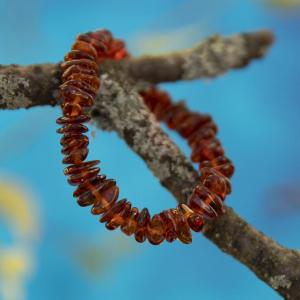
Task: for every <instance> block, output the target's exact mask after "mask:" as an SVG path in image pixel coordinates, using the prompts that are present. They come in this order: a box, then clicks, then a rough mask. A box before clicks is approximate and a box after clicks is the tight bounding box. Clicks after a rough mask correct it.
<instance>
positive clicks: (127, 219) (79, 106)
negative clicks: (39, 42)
mask: <svg viewBox="0 0 300 300" xmlns="http://www.w3.org/2000/svg"><path fill="white" fill-rule="evenodd" d="M128 56H129V54H128V52H127V50H126V48H125V44H124V42H123V41H121V40H119V39H115V38H113V36H112V34H111V33H110V32H109V31H108V30H98V31H96V32H88V33H85V34H81V35H79V36H78V37H77V38H76V41H75V43H74V44H73V46H72V50H71V51H70V52H69V53H67V54H66V56H65V59H64V62H63V63H62V64H61V68H62V70H63V74H62V84H61V85H60V88H59V91H60V95H61V97H62V98H63V104H62V111H63V116H62V117H60V118H58V119H57V123H58V124H60V125H61V128H59V129H58V130H57V132H58V133H60V134H62V135H63V136H62V138H61V140H60V143H61V145H62V147H63V148H62V151H61V152H62V154H64V159H63V163H64V164H67V165H69V166H67V167H66V168H65V169H64V174H65V175H67V176H68V182H69V184H71V185H74V186H76V190H75V191H74V193H73V195H74V197H75V198H77V203H78V204H79V205H80V206H92V209H91V213H92V214H94V215H101V217H100V222H102V223H105V226H106V228H107V229H109V230H114V229H116V228H118V227H120V228H121V231H122V232H124V233H125V234H126V235H129V236H130V235H134V237H135V239H136V241H137V242H140V243H142V242H144V241H145V240H146V239H148V241H149V242H150V243H151V244H153V245H158V244H160V243H162V242H163V241H164V240H166V241H168V242H173V241H174V240H176V239H177V238H178V239H179V240H180V241H181V242H183V243H185V244H189V243H191V242H192V234H191V229H192V230H193V231H195V232H200V231H201V230H202V228H203V224H204V221H205V219H206V218H215V217H217V216H219V215H221V214H222V213H224V206H223V201H224V200H225V197H226V195H228V194H229V193H230V192H231V185H230V181H229V178H230V177H231V176H232V175H233V172H234V166H233V164H232V163H231V161H230V160H229V159H228V158H226V157H225V155H224V150H223V148H222V146H221V143H220V141H219V140H218V139H217V138H216V133H217V126H216V125H215V123H214V122H213V120H212V118H211V117H210V116H208V115H205V114H200V113H194V112H191V111H189V109H188V108H187V107H186V105H185V104H184V103H183V102H178V103H175V104H174V103H172V101H171V99H170V96H169V95H168V94H167V93H166V92H163V91H160V90H159V89H158V88H156V87H154V86H153V87H151V88H149V89H147V90H145V91H141V92H140V95H141V97H142V98H143V100H144V103H145V104H146V105H147V107H148V108H149V110H150V111H151V112H152V113H153V114H154V116H155V117H156V119H157V120H158V121H163V122H165V123H166V124H167V126H168V127H169V128H170V129H173V130H176V131H177V132H178V133H179V134H180V135H181V136H182V137H183V138H185V139H187V141H188V144H189V145H190V146H191V149H192V155H191V160H192V161H193V162H195V163H199V164H200V165H199V170H200V174H201V177H200V182H199V183H198V185H197V186H196V187H195V188H194V190H193V192H192V194H191V195H190V197H189V199H188V201H187V204H183V203H181V204H179V205H178V206H177V207H176V208H175V209H168V210H164V211H162V212H161V213H159V214H155V215H154V216H153V217H151V216H150V213H149V211H148V209H147V208H144V209H142V210H141V211H139V209H138V208H136V207H132V204H131V203H130V202H129V201H128V200H127V199H121V200H118V196H119V188H118V186H117V184H116V181H115V180H113V179H107V178H106V176H105V175H101V174H100V168H99V167H97V165H98V164H99V163H100V161H98V160H93V161H86V158H87V156H88V152H89V150H88V144H89V138H88V136H87V135H85V134H84V133H86V132H87V131H88V128H87V127H86V126H85V125H83V123H85V122H87V121H89V120H90V117H89V116H88V115H86V114H85V113H84V109H86V108H88V107H91V106H92V105H93V103H94V100H95V97H96V94H97V92H98V90H99V88H100V80H99V66H100V65H101V62H103V60H105V59H114V60H121V59H124V58H126V57H128Z"/></svg>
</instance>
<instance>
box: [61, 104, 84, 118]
mask: <svg viewBox="0 0 300 300" xmlns="http://www.w3.org/2000/svg"><path fill="white" fill-rule="evenodd" d="M62 109H63V114H64V116H66V117H77V116H79V115H81V114H82V108H81V106H80V105H79V104H75V103H64V104H63V105H62Z"/></svg>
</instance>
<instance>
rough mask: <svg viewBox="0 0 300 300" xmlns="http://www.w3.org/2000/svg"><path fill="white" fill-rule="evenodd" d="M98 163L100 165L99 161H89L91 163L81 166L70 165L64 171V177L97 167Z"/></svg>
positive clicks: (84, 163)
mask: <svg viewBox="0 0 300 300" xmlns="http://www.w3.org/2000/svg"><path fill="white" fill-rule="evenodd" d="M99 163H100V160H91V161H87V162H83V163H81V164H77V165H71V166H69V167H66V168H65V169H64V174H65V175H75V174H79V173H81V172H82V171H84V170H87V169H89V168H92V167H94V166H96V165H98V164H99Z"/></svg>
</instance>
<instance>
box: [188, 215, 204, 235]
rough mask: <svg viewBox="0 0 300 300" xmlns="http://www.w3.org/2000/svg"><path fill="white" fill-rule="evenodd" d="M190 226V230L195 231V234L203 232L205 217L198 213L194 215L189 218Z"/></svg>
mask: <svg viewBox="0 0 300 300" xmlns="http://www.w3.org/2000/svg"><path fill="white" fill-rule="evenodd" d="M187 221H188V224H189V226H190V228H191V229H192V230H193V231H195V232H200V231H202V228H203V225H204V220H203V216H202V215H200V214H197V213H193V214H192V215H190V216H189V218H188V220H187Z"/></svg>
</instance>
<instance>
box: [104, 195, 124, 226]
mask: <svg viewBox="0 0 300 300" xmlns="http://www.w3.org/2000/svg"><path fill="white" fill-rule="evenodd" d="M126 203H127V201H126V199H122V200H120V201H118V202H115V203H114V204H113V205H112V206H111V207H110V208H109V209H108V211H107V212H105V213H104V214H103V215H102V217H101V218H100V220H99V221H100V222H101V223H105V222H109V221H110V220H111V219H112V218H113V217H114V216H115V215H116V214H119V213H120V212H121V211H122V210H123V209H124V208H125V206H126Z"/></svg>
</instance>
